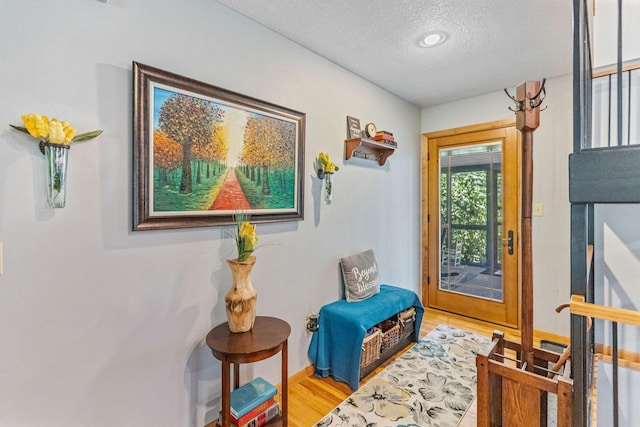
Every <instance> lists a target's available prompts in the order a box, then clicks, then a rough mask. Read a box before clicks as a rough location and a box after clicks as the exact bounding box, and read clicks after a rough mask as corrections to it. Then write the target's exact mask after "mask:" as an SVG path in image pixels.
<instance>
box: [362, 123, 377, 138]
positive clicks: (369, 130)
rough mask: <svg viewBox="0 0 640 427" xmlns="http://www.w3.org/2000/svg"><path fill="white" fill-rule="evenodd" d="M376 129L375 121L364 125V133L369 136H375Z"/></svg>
mask: <svg viewBox="0 0 640 427" xmlns="http://www.w3.org/2000/svg"><path fill="white" fill-rule="evenodd" d="M376 131H377V130H376V125H374V124H373V123H367V125H366V126H365V127H364V133H365V135H366V136H368V137H369V138H373V137H374V136H376Z"/></svg>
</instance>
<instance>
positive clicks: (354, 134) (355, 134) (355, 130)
mask: <svg viewBox="0 0 640 427" xmlns="http://www.w3.org/2000/svg"><path fill="white" fill-rule="evenodd" d="M361 135H362V129H360V120H359V119H356V118H355V117H351V116H347V138H349V139H351V138H360V136H361Z"/></svg>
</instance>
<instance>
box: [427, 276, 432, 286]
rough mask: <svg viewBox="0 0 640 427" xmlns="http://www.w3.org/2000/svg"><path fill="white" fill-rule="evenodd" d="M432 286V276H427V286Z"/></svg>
mask: <svg viewBox="0 0 640 427" xmlns="http://www.w3.org/2000/svg"><path fill="white" fill-rule="evenodd" d="M430 284H431V276H427V285H430Z"/></svg>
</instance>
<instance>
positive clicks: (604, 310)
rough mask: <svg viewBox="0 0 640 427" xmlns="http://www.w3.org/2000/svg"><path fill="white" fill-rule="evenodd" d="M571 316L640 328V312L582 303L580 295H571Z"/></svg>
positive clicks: (582, 298)
mask: <svg viewBox="0 0 640 427" xmlns="http://www.w3.org/2000/svg"><path fill="white" fill-rule="evenodd" d="M569 309H570V310H571V314H577V315H580V316H588V317H592V318H594V319H602V320H609V321H611V322H618V323H624V324H626V325H633V326H640V312H638V311H635V310H627V309H624V308H615V307H607V306H604V305H598V304H590V303H587V302H584V297H583V296H581V295H571V304H569Z"/></svg>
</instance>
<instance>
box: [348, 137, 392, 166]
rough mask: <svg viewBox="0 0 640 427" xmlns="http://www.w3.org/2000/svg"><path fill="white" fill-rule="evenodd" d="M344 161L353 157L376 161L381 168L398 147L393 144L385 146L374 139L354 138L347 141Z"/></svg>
mask: <svg viewBox="0 0 640 427" xmlns="http://www.w3.org/2000/svg"><path fill="white" fill-rule="evenodd" d="M344 143H345V154H344V159H345V160H349V159H350V158H351V156H353V157H358V158H360V159H367V160H375V161H377V162H378V164H379V165H380V166H383V165H384V164H385V163H386V161H387V158H388V157H389V156H390V155H392V154H393V152H394V151H395V149H396V146H394V145H391V144H383V143H381V142H378V141H374V140H373V139H367V138H353V139H346V140H345V141H344Z"/></svg>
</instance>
